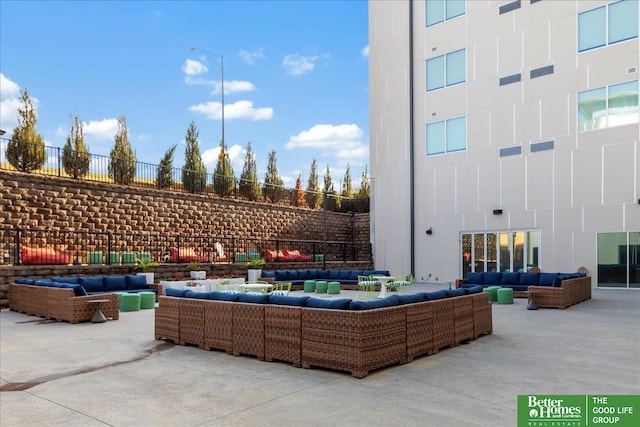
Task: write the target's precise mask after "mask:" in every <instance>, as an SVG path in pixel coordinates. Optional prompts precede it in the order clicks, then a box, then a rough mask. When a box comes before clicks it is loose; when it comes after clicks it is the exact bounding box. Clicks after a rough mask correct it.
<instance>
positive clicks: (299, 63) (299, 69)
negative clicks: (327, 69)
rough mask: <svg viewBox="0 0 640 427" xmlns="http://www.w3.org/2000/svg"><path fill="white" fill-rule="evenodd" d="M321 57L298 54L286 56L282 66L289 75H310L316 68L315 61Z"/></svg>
mask: <svg viewBox="0 0 640 427" xmlns="http://www.w3.org/2000/svg"><path fill="white" fill-rule="evenodd" d="M319 58H320V57H319V56H301V55H298V54H293V55H286V56H285V57H284V59H283V60H282V66H283V67H284V68H285V69H286V70H287V72H288V73H289V74H293V75H296V76H300V75H302V74H306V73H309V72H311V71H312V70H313V68H314V67H315V61H317V60H318V59H319Z"/></svg>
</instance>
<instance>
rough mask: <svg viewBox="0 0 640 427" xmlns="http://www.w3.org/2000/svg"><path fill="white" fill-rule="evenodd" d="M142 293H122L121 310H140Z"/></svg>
mask: <svg viewBox="0 0 640 427" xmlns="http://www.w3.org/2000/svg"><path fill="white" fill-rule="evenodd" d="M140 299H141V298H140V294H120V311H138V310H140Z"/></svg>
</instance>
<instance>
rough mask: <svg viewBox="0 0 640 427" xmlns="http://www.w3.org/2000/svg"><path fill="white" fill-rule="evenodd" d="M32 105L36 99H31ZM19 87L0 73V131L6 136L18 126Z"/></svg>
mask: <svg viewBox="0 0 640 427" xmlns="http://www.w3.org/2000/svg"><path fill="white" fill-rule="evenodd" d="M31 99H32V100H33V101H34V104H36V103H37V99H34V98H31ZM20 105H21V102H20V86H19V85H18V84H17V83H16V82H14V81H12V80H11V79H9V78H8V77H5V75H4V74H2V73H0V129H2V130H5V131H6V132H7V133H8V134H10V133H11V132H12V131H13V128H15V127H16V126H17V124H18V108H19V107H20Z"/></svg>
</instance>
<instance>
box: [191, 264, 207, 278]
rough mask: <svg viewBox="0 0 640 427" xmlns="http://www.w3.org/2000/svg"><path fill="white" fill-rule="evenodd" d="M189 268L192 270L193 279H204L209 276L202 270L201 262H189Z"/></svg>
mask: <svg viewBox="0 0 640 427" xmlns="http://www.w3.org/2000/svg"><path fill="white" fill-rule="evenodd" d="M187 270H189V271H190V272H191V273H190V274H191V278H192V279H199V280H204V279H206V278H207V272H206V271H205V270H200V264H199V263H198V262H195V261H193V262H190V263H189V264H187Z"/></svg>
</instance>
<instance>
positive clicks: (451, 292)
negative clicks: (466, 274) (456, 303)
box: [444, 289, 466, 297]
mask: <svg viewBox="0 0 640 427" xmlns="http://www.w3.org/2000/svg"><path fill="white" fill-rule="evenodd" d="M444 291H445V292H446V294H447V297H459V296H462V295H464V294H465V293H466V291H465V290H464V289H445V290H444Z"/></svg>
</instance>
